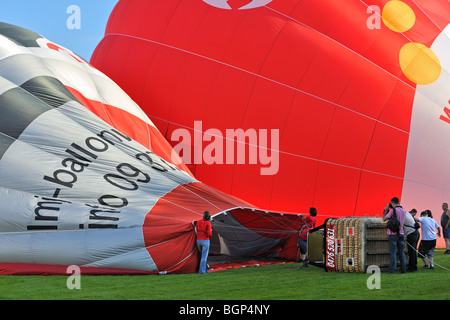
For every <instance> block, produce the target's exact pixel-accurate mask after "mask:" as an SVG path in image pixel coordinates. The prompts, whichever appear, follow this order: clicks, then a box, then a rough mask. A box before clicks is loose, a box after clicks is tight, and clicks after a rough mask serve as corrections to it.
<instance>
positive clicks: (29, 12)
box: [0, 0, 118, 61]
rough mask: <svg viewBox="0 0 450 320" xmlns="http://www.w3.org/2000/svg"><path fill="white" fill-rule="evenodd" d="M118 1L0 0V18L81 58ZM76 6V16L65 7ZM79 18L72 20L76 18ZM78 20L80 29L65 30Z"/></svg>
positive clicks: (96, 39) (93, 44)
mask: <svg viewBox="0 0 450 320" xmlns="http://www.w3.org/2000/svg"><path fill="white" fill-rule="evenodd" d="M117 2H118V0H12V1H7V0H1V1H0V21H1V22H6V23H11V24H15V25H18V26H21V27H24V28H27V29H30V30H32V31H34V32H37V33H39V34H41V35H42V36H44V37H45V38H47V39H49V40H50V41H53V42H55V43H57V44H60V45H62V46H64V47H66V48H67V49H69V50H72V51H73V52H75V53H76V54H78V55H79V56H81V57H82V58H84V59H85V60H87V61H89V60H90V58H91V55H92V53H93V51H94V49H95V47H96V46H97V44H98V43H99V42H100V40H101V39H102V38H103V35H104V32H105V27H106V23H107V21H108V17H109V15H110V14H111V11H112V10H113V8H114V6H115V5H116V3H117ZM72 5H76V6H78V8H79V10H80V11H79V15H76V16H74V14H76V12H74V11H70V12H69V13H67V11H68V8H69V7H70V6H72ZM78 17H79V20H74V18H78ZM68 20H69V25H72V26H73V23H74V22H77V21H79V22H80V29H69V28H68V26H67V21H68Z"/></svg>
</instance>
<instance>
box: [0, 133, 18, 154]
mask: <svg viewBox="0 0 450 320" xmlns="http://www.w3.org/2000/svg"><path fill="white" fill-rule="evenodd" d="M14 141H15V140H14V139H12V138H10V137H8V136H5V135H3V134H1V133H0V159H1V158H3V155H4V154H5V152H6V150H8V148H9V146H10V145H12V144H13V143H14Z"/></svg>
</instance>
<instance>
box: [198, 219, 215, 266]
mask: <svg viewBox="0 0 450 320" xmlns="http://www.w3.org/2000/svg"><path fill="white" fill-rule="evenodd" d="M210 220H211V213H210V212H209V211H205V212H204V213H203V220H200V221H197V225H196V227H197V248H198V251H199V252H200V256H201V258H200V266H199V270H198V273H200V274H204V273H207V272H208V269H207V266H206V260H207V259H208V253H209V245H210V241H209V239H210V238H211V237H212V227H211V221H210Z"/></svg>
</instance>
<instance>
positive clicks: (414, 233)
mask: <svg viewBox="0 0 450 320" xmlns="http://www.w3.org/2000/svg"><path fill="white" fill-rule="evenodd" d="M416 214H417V210H416V209H412V210H411V211H409V212H407V213H406V216H405V221H404V225H403V230H404V232H405V236H406V243H407V246H408V256H409V261H408V270H407V271H408V272H415V271H417V243H418V242H419V237H420V233H419V230H418V229H419V228H420V226H419V224H418V223H417V222H416V221H415V220H414V216H415V215H416Z"/></svg>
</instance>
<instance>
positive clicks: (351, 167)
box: [150, 115, 450, 191]
mask: <svg viewBox="0 0 450 320" xmlns="http://www.w3.org/2000/svg"><path fill="white" fill-rule="evenodd" d="M150 117H152V118H155V119H158V120H162V121H165V122H167V123H170V124H174V125H177V126H180V127H183V128H186V129H192V130H194V131H199V130H197V129H195V128H192V127H189V126H186V125H183V124H179V123H176V122H173V121H169V120H166V119H163V118H160V117H157V116H153V115H152V116H150ZM203 133H205V132H203ZM208 134H210V133H208ZM210 135H212V136H214V134H210ZM411 136H413V137H414V135H411ZM219 137H220V136H219ZM223 138H224V139H227V138H226V137H223ZM417 138H418V137H417ZM418 139H420V138H418ZM236 142H237V143H243V144H246V145H252V144H250V143H248V142H243V141H236ZM425 142H426V141H425ZM259 148H265V149H268V150H271V151H272V152H273V149H271V148H267V147H259ZM442 150H443V151H445V152H447V153H449V152H450V150H445V149H442ZM275 151H277V152H279V153H282V154H285V155H288V156H293V157H297V158H302V159H306V160H310V161H316V162H320V163H324V164H329V165H334V166H338V167H343V168H347V169H352V170H357V171H362V172H365V173H371V174H376V175H380V176H385V177H388V178H394V179H399V180H404V181H409V182H413V183H417V184H421V185H424V186H428V187H432V188H436V189H440V190H442V191H449V190H447V189H445V188H442V187H438V186H434V185H430V184H427V183H423V182H419V181H415V180H412V179H404V178H402V177H399V176H395V175H390V174H387V173H382V172H377V171H373V170H368V169H364V168H358V167H354V166H349V165H345V164H340V163H336V162H331V161H327V160H323V159H317V158H312V157H308V156H304V155H300V154H295V153H291V152H287V151H282V150H275Z"/></svg>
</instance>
